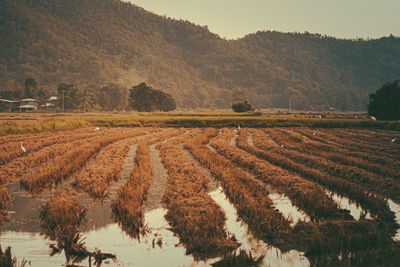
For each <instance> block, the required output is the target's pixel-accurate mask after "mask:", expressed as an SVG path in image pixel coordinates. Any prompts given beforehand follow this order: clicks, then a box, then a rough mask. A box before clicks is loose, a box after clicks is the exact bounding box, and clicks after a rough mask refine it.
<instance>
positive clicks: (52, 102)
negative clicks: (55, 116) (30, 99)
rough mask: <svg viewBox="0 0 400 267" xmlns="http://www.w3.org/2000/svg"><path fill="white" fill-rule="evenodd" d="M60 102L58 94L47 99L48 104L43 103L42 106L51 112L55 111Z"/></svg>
mask: <svg viewBox="0 0 400 267" xmlns="http://www.w3.org/2000/svg"><path fill="white" fill-rule="evenodd" d="M59 103H60V101H59V98H58V97H57V96H52V97H50V98H49V99H48V100H47V103H46V104H44V105H42V108H43V109H45V110H47V111H50V112H55V111H56V108H57V107H58V106H59Z"/></svg>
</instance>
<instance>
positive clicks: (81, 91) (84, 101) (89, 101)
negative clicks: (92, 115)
mask: <svg viewBox="0 0 400 267" xmlns="http://www.w3.org/2000/svg"><path fill="white" fill-rule="evenodd" d="M75 100H76V102H77V105H78V107H79V108H80V109H81V110H83V111H88V110H89V109H93V108H95V106H96V105H97V103H98V99H97V96H96V92H95V87H94V86H90V85H84V86H80V87H78V91H77V94H76V98H75Z"/></svg>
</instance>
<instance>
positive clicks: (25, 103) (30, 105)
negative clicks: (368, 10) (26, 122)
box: [17, 98, 39, 111]
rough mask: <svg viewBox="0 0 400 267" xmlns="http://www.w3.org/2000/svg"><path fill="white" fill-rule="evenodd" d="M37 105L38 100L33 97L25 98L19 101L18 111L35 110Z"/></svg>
mask: <svg viewBox="0 0 400 267" xmlns="http://www.w3.org/2000/svg"><path fill="white" fill-rule="evenodd" d="M38 106H39V100H37V99H33V98H26V99H22V100H20V101H19V107H17V109H18V110H19V111H36V110H37V109H38Z"/></svg>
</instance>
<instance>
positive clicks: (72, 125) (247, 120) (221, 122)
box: [0, 112, 400, 135]
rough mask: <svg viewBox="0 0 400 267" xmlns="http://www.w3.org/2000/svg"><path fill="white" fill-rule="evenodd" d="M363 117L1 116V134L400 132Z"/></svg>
mask: <svg viewBox="0 0 400 267" xmlns="http://www.w3.org/2000/svg"><path fill="white" fill-rule="evenodd" d="M366 118H367V116H366V115H365V114H362V113H327V114H322V115H320V114H315V113H298V114H294V115H288V114H285V113H281V114H278V113H276V112H275V113H260V112H257V113H243V114H241V113H232V112H154V113H139V112H124V113H118V112H115V113H112V112H109V113H106V112H101V113H100V112H99V113H64V114H63V113H55V114H54V113H1V114H0V134H2V135H6V134H17V133H34V132H42V131H58V130H71V129H77V128H80V127H85V126H98V127H104V126H110V127H132V126H144V127H149V126H165V127H238V126H241V127H253V128H254V127H256V128H262V127H321V128H359V129H383V130H397V131H400V122H398V121H395V122H393V121H372V120H369V119H366Z"/></svg>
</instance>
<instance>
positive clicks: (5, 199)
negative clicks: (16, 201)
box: [0, 187, 12, 222]
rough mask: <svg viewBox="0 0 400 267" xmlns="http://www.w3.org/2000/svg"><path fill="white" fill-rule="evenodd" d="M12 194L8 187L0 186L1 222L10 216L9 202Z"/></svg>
mask: <svg viewBox="0 0 400 267" xmlns="http://www.w3.org/2000/svg"><path fill="white" fill-rule="evenodd" d="M11 199H12V198H11V195H10V193H9V192H8V190H7V188H6V187H0V222H2V221H6V220H7V218H8V212H7V208H8V204H9V203H10V201H11Z"/></svg>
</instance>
